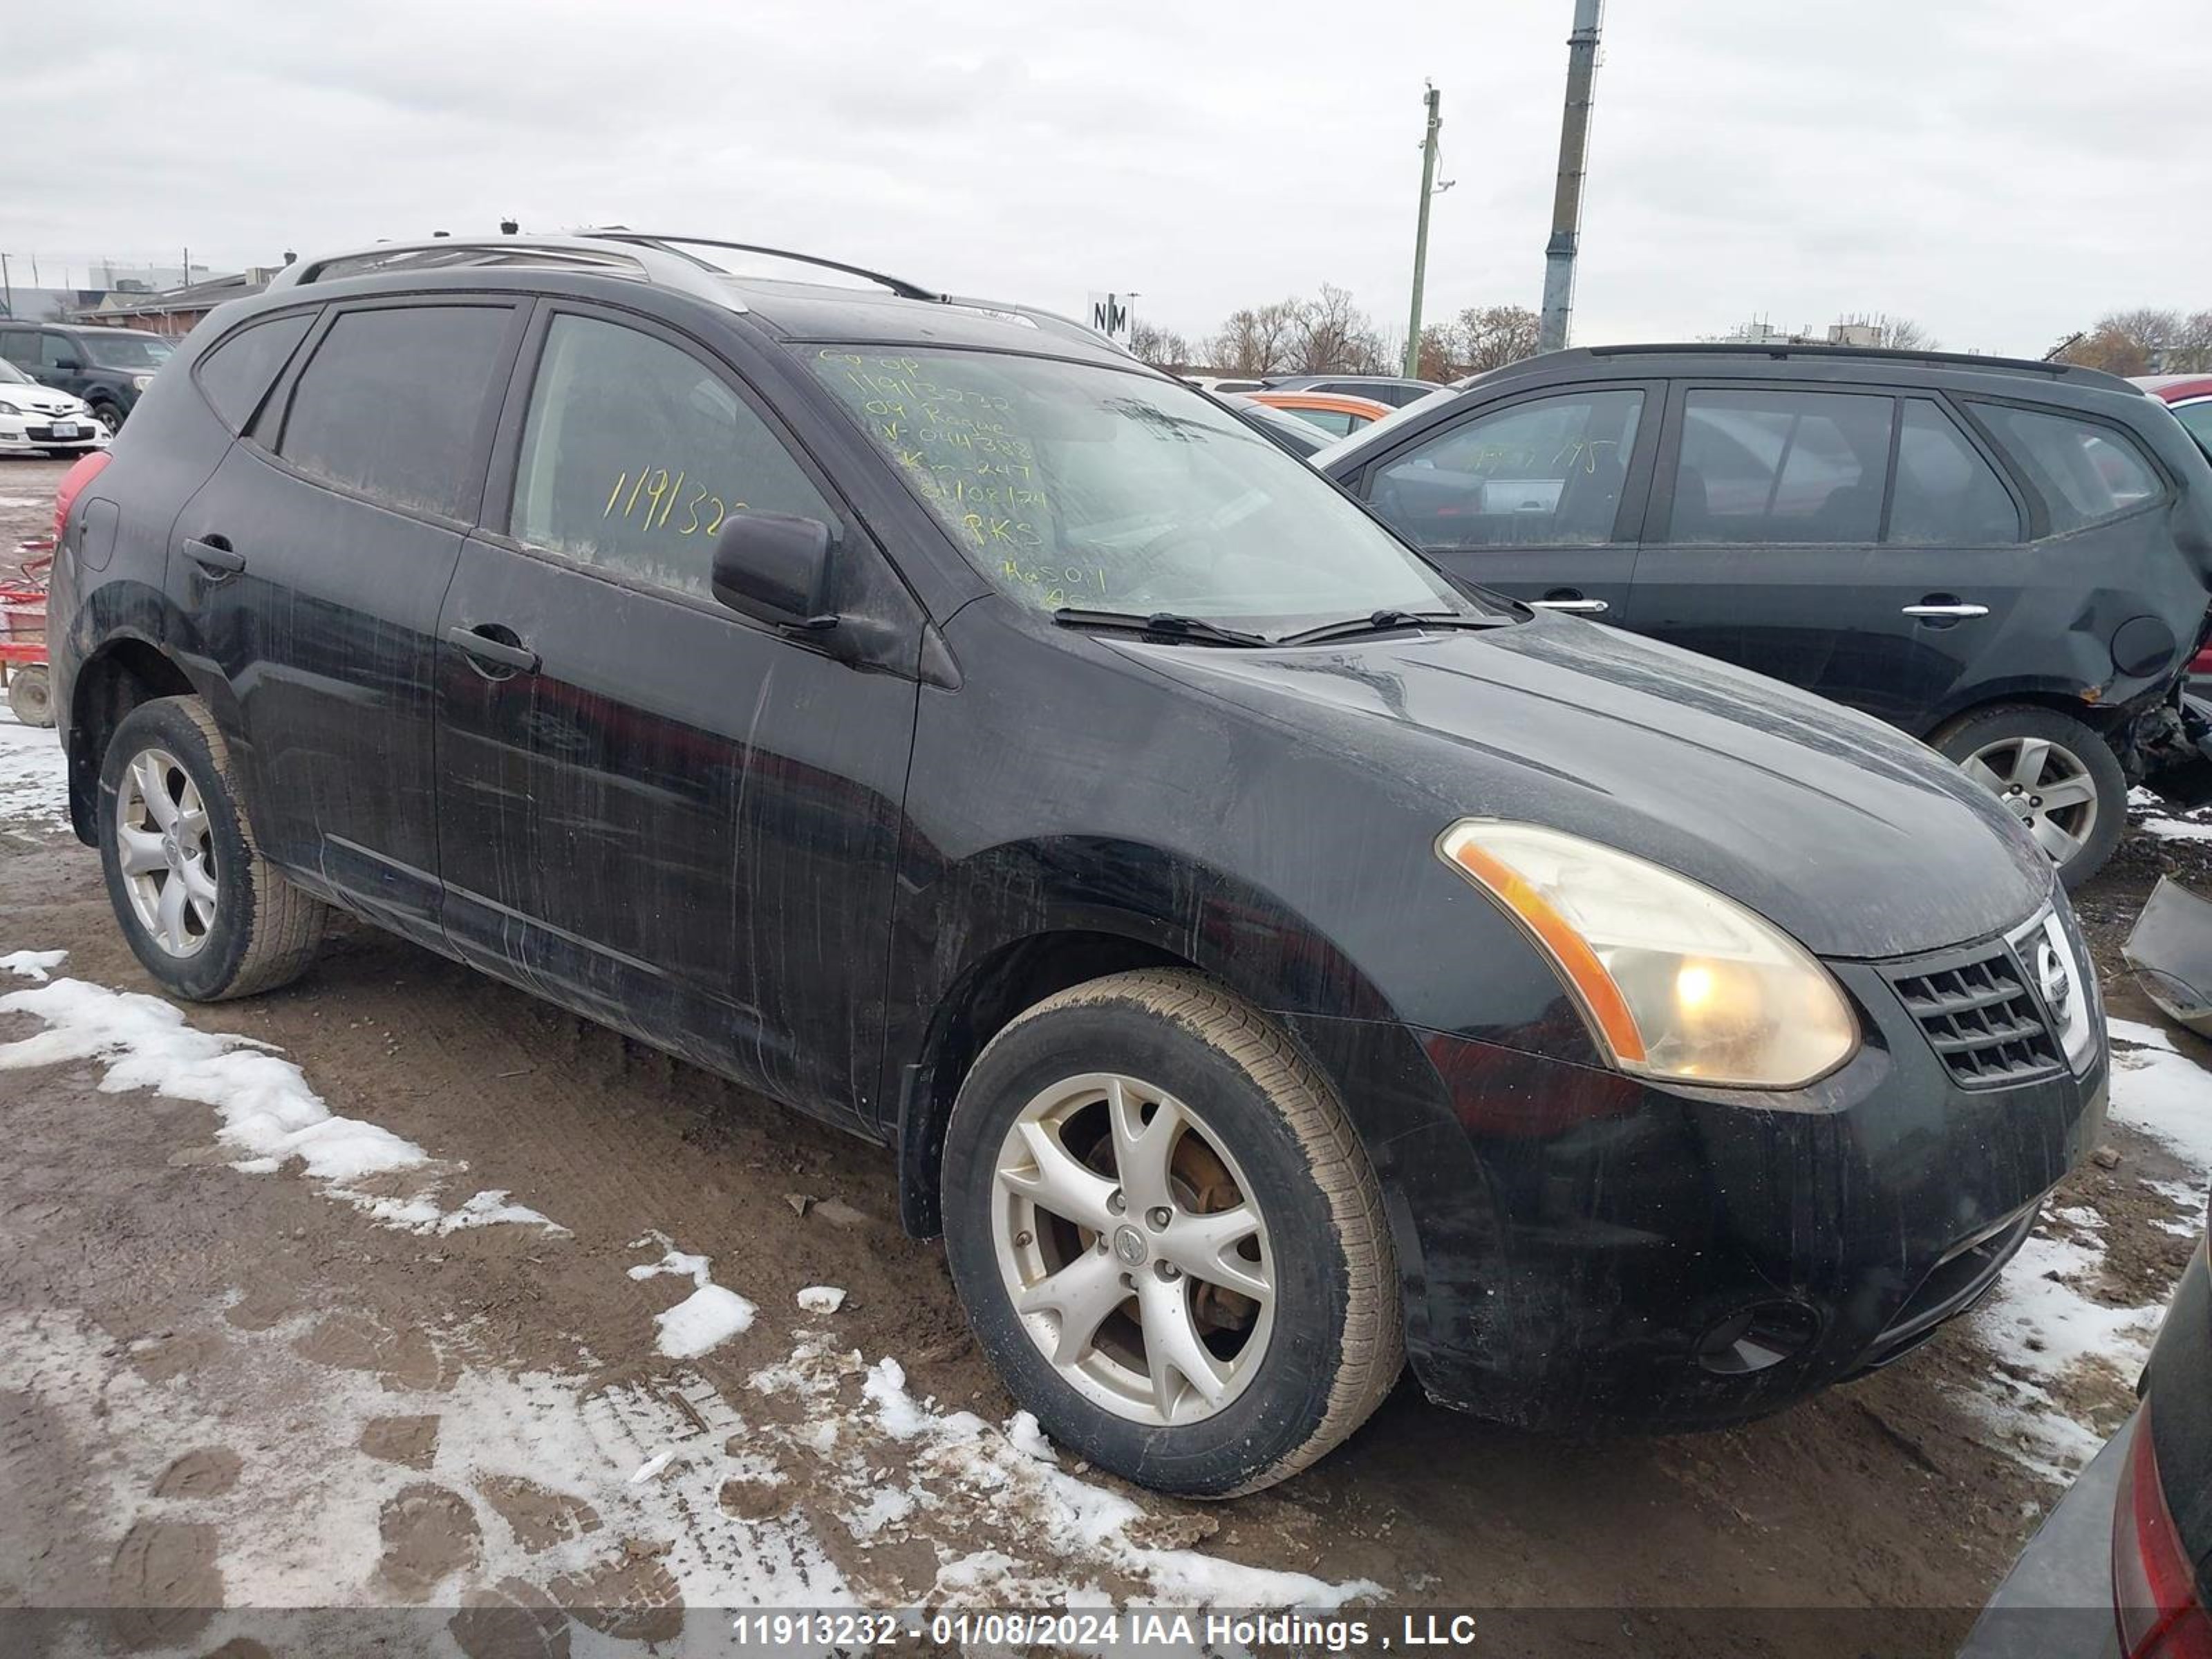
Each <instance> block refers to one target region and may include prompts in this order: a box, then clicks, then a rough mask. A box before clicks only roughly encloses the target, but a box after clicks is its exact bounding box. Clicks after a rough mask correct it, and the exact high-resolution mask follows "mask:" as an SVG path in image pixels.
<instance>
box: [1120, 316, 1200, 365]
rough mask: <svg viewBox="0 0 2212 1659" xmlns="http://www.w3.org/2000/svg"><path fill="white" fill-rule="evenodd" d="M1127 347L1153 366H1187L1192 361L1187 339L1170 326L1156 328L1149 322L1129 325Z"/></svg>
mask: <svg viewBox="0 0 2212 1659" xmlns="http://www.w3.org/2000/svg"><path fill="white" fill-rule="evenodd" d="M1129 349H1130V350H1131V351H1133V352H1134V353H1135V354H1136V355H1137V356H1138V357H1139V358H1140V359H1141V360H1142V361H1144V362H1148V363H1150V364H1151V365H1152V367H1153V368H1173V369H1182V368H1189V367H1190V366H1191V364H1192V362H1194V359H1193V358H1192V356H1191V355H1190V342H1189V341H1188V340H1186V339H1184V338H1183V337H1182V335H1180V334H1178V333H1176V331H1174V330H1173V329H1171V328H1156V327H1154V326H1153V325H1152V324H1150V323H1144V322H1139V323H1133V324H1131V325H1130V326H1129Z"/></svg>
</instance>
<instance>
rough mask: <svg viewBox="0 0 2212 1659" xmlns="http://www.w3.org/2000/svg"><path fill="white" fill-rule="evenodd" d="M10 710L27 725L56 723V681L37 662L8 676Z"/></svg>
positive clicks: (10, 712) (50, 724)
mask: <svg viewBox="0 0 2212 1659" xmlns="http://www.w3.org/2000/svg"><path fill="white" fill-rule="evenodd" d="M8 712H9V714H13V715H14V716H15V718H16V719H17V720H21V721H22V722H23V724H24V725H26V726H52V724H53V723H54V683H53V680H52V678H50V677H49V676H48V674H47V672H46V670H45V669H44V668H43V667H41V666H40V665H38V664H36V663H33V664H31V665H28V666H27V667H23V668H18V669H16V670H15V671H14V672H13V673H11V674H9V676H8Z"/></svg>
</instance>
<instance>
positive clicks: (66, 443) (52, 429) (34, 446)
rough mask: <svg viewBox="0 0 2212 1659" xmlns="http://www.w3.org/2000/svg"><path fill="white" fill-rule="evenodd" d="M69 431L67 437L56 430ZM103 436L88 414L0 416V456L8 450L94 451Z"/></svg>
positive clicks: (102, 442) (102, 441)
mask: <svg viewBox="0 0 2212 1659" xmlns="http://www.w3.org/2000/svg"><path fill="white" fill-rule="evenodd" d="M63 427H67V428H70V434H69V435H68V436H63V435H61V434H60V432H59V431H58V428H63ZM106 441H107V434H106V432H105V431H103V430H101V428H100V422H97V421H95V420H94V419H93V418H92V416H91V415H90V414H89V413H88V414H84V415H73V416H46V415H27V416H8V415H0V453H6V452H7V451H9V450H49V449H97V448H100V447H101V446H103V445H104V444H105V443H106Z"/></svg>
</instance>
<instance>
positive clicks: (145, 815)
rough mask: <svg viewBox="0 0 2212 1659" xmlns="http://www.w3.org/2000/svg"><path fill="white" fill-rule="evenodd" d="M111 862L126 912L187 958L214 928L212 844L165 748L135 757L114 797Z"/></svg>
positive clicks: (187, 777)
mask: <svg viewBox="0 0 2212 1659" xmlns="http://www.w3.org/2000/svg"><path fill="white" fill-rule="evenodd" d="M115 856H116V860H117V862H118V863H119V864H120V865H121V866H122V868H123V885H124V887H125V890H127V891H128V892H129V893H130V895H131V911H132V912H133V914H135V915H137V918H138V925H139V926H140V927H143V928H144V929H145V930H146V933H147V935H148V936H149V938H151V939H153V941H154V942H155V944H156V945H160V946H161V948H162V949H163V950H164V951H167V952H168V953H169V954H170V955H171V956H173V957H189V956H191V955H194V954H195V953H197V951H199V949H200V947H201V946H202V945H205V944H206V943H207V939H208V930H209V929H210V928H211V927H214V926H215V905H216V894H217V892H218V889H217V887H216V863H215V838H214V836H213V833H212V831H211V830H210V828H209V825H208V815H207V806H206V804H205V803H204V802H203V801H202V800H201V799H200V792H199V790H198V789H197V787H195V786H194V785H193V783H192V780H191V774H189V773H187V772H186V771H185V769H184V768H183V767H182V766H180V765H179V764H178V763H177V757H175V756H174V755H172V754H171V753H169V751H168V750H166V749H145V750H140V751H139V752H138V753H137V755H136V756H134V757H132V758H131V764H130V765H128V766H126V767H125V768H124V769H123V776H122V777H121V779H120V780H118V783H117V785H116V790H115Z"/></svg>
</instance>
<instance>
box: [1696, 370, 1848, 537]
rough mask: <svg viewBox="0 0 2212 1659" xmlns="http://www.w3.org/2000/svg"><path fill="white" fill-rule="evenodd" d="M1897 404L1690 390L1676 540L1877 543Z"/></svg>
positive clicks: (1823, 395)
mask: <svg viewBox="0 0 2212 1659" xmlns="http://www.w3.org/2000/svg"><path fill="white" fill-rule="evenodd" d="M1891 404H1892V400H1891V399H1890V398H1887V397H1876V396H1869V395H1866V394H1863V393H1857V392H1788V391H1775V392H1765V391H1759V392H1751V391H1743V392H1738V391H1732V390H1717V389H1715V390H1696V391H1692V392H1689V393H1687V394H1686V397H1685V398H1684V400H1683V407H1682V435H1681V451H1680V456H1679V457H1678V459H1677V460H1676V463H1675V468H1674V509H1673V513H1672V515H1671V517H1670V519H1669V522H1668V540H1669V541H1674V542H1693V543H1716V542H1717V543H1731V544H1732V543H1756V544H1790V543H1822V542H1824V543H1835V542H1871V541H1873V540H1875V538H1876V537H1877V536H1878V535H1879V534H1880V533H1881V505H1882V497H1883V495H1884V493H1885V491H1886V489H1887V475H1888V470H1889V433H1890V421H1891Z"/></svg>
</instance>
